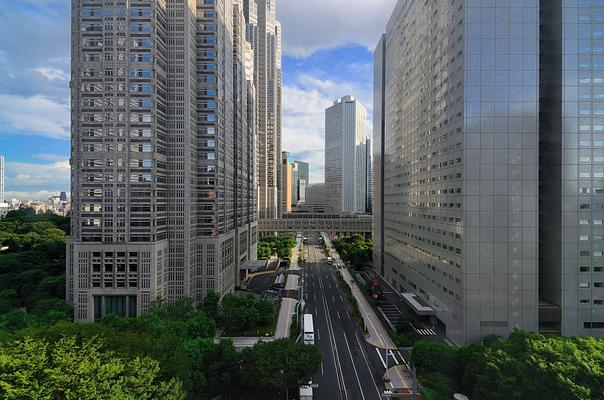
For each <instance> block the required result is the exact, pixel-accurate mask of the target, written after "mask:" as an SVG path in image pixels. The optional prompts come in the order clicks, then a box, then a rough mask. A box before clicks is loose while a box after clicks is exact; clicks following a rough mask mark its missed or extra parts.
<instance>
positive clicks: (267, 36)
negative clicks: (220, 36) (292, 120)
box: [243, 0, 282, 218]
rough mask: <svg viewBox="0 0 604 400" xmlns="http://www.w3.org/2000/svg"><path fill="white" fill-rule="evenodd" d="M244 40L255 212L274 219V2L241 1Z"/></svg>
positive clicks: (277, 118) (277, 142)
mask: <svg viewBox="0 0 604 400" xmlns="http://www.w3.org/2000/svg"><path fill="white" fill-rule="evenodd" d="M243 5H244V11H245V19H246V22H247V40H248V41H249V42H250V43H251V44H252V48H253V50H254V60H255V64H256V67H255V69H254V83H255V85H256V98H257V104H258V108H257V110H258V114H257V115H258V118H257V119H258V126H257V137H258V144H257V151H258V210H259V215H260V218H277V217H278V216H279V213H280V205H281V204H282V200H281V199H280V196H281V192H280V187H279V186H280V185H281V177H280V176H281V172H280V169H281V24H280V23H279V22H278V21H277V20H276V19H275V13H276V0H243Z"/></svg>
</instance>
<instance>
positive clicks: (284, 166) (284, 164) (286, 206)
mask: <svg viewBox="0 0 604 400" xmlns="http://www.w3.org/2000/svg"><path fill="white" fill-rule="evenodd" d="M292 181H293V174H292V164H291V163H290V162H289V153H288V152H286V151H283V152H281V191H282V193H281V214H282V215H283V214H287V213H290V212H292V188H293V185H292Z"/></svg>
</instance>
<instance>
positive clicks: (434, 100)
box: [374, 0, 577, 345]
mask: <svg viewBox="0 0 604 400" xmlns="http://www.w3.org/2000/svg"><path fill="white" fill-rule="evenodd" d="M545 3H547V4H548V6H549V4H550V2H549V1H547V2H544V4H545ZM375 77H376V82H375V93H374V101H375V106H374V113H375V119H374V120H375V125H374V140H375V142H376V143H375V146H374V151H375V168H374V171H375V178H376V179H375V190H374V194H375V195H376V201H375V203H374V214H375V229H376V233H375V239H376V240H377V241H379V242H380V243H378V244H376V246H375V251H376V256H375V260H376V264H375V267H376V269H378V270H379V271H381V272H382V273H383V274H384V276H385V277H386V279H387V280H388V281H389V282H390V283H391V284H392V285H393V286H394V287H395V288H396V289H397V290H400V291H401V292H408V293H412V294H413V295H414V296H415V297H413V298H411V299H410V303H412V304H414V306H415V308H416V310H417V311H418V312H421V313H424V314H430V313H431V314H433V316H432V320H433V323H435V324H439V325H442V326H443V327H445V329H446V333H447V336H448V337H449V338H450V339H451V340H452V341H454V342H455V343H456V344H460V345H463V344H466V343H469V342H473V341H477V340H480V339H481V338H483V337H484V336H486V335H488V334H501V335H506V334H508V333H509V332H510V331H511V330H512V329H514V328H519V329H524V330H528V331H535V330H537V329H538V297H539V296H538V222H539V213H538V206H539V181H538V179H539V165H538V163H539V103H538V101H539V85H540V81H539V2H538V1H536V0H530V1H517V2H497V6H496V7H495V5H494V2H492V1H480V0H479V1H462V0H456V1H452V2H440V1H430V2H429V6H428V5H427V4H426V3H425V2H418V1H415V2H414V1H404V0H401V1H399V2H398V4H397V6H396V8H395V10H394V12H393V14H392V16H391V18H390V21H389V22H388V25H387V29H386V34H385V35H384V37H383V38H382V40H381V41H380V43H379V45H378V47H377V49H376V53H375ZM558 184H560V182H558ZM573 195H574V196H577V193H573ZM378 197H379V198H378ZM560 218H561V216H560ZM575 222H576V221H575ZM382 251H383V254H382V253H381V252H382ZM575 256H576V254H575ZM382 257H383V259H382ZM548 268H549V267H548ZM413 295H410V296H413ZM418 298H419V299H421V302H417V301H415V300H417V299H418ZM422 303H423V304H422ZM425 306H428V307H425Z"/></svg>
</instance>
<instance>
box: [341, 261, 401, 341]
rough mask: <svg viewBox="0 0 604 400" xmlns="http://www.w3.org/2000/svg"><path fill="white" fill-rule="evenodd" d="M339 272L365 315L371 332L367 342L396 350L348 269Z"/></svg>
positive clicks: (364, 317) (366, 323) (366, 324)
mask: <svg viewBox="0 0 604 400" xmlns="http://www.w3.org/2000/svg"><path fill="white" fill-rule="evenodd" d="M338 271H339V272H340V274H341V275H342V278H344V281H346V283H348V286H350V288H351V289H352V294H353V295H354V298H355V299H356V301H357V303H358V305H359V310H360V311H361V314H362V315H363V320H364V321H365V327H366V328H367V331H368V332H369V336H368V337H366V338H365V340H367V342H368V343H370V344H372V345H374V346H375V347H379V348H382V349H396V346H395V345H394V342H392V339H390V336H389V335H388V332H386V329H384V326H383V325H382V322H381V321H380V320H379V318H378V316H377V315H375V313H374V312H373V309H372V308H371V305H370V304H369V302H368V301H367V299H366V298H365V296H364V295H363V292H361V289H360V288H359V287H358V285H357V283H356V282H355V280H354V279H353V278H352V275H350V272H348V270H347V269H346V268H340V269H339V270H338Z"/></svg>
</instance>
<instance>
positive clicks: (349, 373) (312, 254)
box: [302, 236, 401, 400]
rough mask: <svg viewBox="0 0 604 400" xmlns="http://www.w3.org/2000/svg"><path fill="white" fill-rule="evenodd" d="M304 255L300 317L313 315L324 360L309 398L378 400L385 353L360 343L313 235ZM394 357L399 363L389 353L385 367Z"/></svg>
mask: <svg viewBox="0 0 604 400" xmlns="http://www.w3.org/2000/svg"><path fill="white" fill-rule="evenodd" d="M304 253H305V258H306V262H305V264H304V266H303V267H302V269H303V282H304V284H303V288H304V301H305V309H304V313H309V314H312V315H313V318H314V327H315V345H316V346H317V347H318V348H319V350H320V351H321V353H322V355H323V362H322V364H321V369H320V371H319V373H317V375H316V376H315V377H314V378H313V383H315V384H317V385H318V387H316V388H315V389H314V391H313V395H314V396H313V398H314V399H319V400H323V399H326V400H327V399H329V400H331V399H334V400H335V399H338V400H339V399H341V400H348V399H349V400H356V399H360V400H369V399H371V400H374V399H381V393H382V392H383V384H382V383H381V381H380V377H381V375H382V374H383V373H384V370H385V365H386V363H385V361H386V356H385V350H381V349H377V348H376V347H374V346H371V345H369V344H368V343H366V342H365V340H364V337H363V333H362V332H361V330H360V329H359V328H358V327H357V325H356V324H355V321H354V319H353V317H352V315H351V313H350V310H349V307H348V304H347V302H346V298H345V297H344V294H343V292H342V291H341V289H340V286H339V284H338V281H337V278H336V273H337V272H336V271H335V268H334V267H333V266H332V265H328V264H327V262H326V261H327V256H326V254H325V252H324V250H323V246H322V245H319V239H318V236H308V242H307V244H306V245H305V246H304ZM398 358H401V356H400V355H399V354H396V352H395V353H394V354H392V353H391V357H390V362H389V365H390V366H392V365H393V364H394V363H395V359H398ZM397 361H399V360H397ZM399 362H400V361H399Z"/></svg>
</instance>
